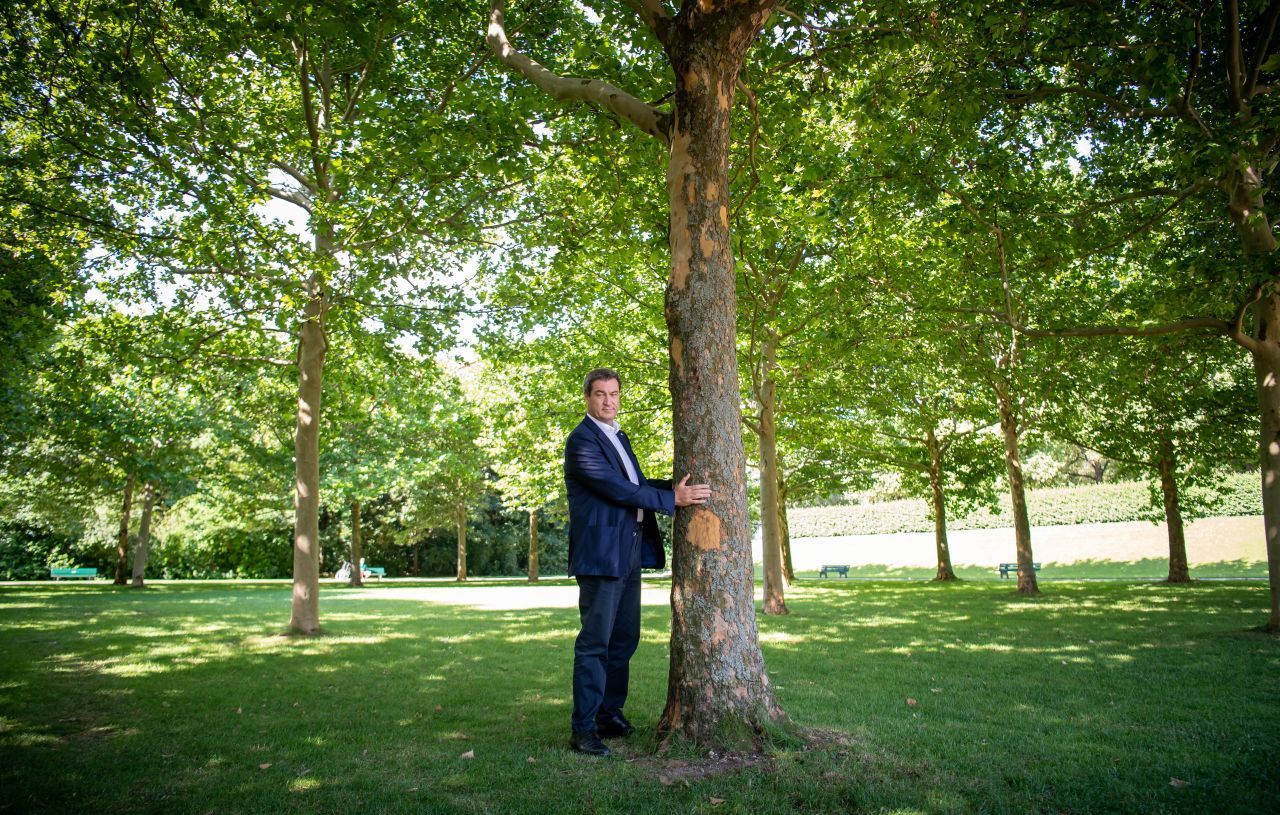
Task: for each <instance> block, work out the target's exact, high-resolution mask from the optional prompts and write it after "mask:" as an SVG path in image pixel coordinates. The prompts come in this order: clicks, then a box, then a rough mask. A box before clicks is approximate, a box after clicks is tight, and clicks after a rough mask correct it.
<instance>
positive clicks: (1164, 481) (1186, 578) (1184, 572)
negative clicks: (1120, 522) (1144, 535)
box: [1158, 436, 1191, 583]
mask: <svg viewBox="0 0 1280 815" xmlns="http://www.w3.org/2000/svg"><path fill="white" fill-rule="evenodd" d="M1158 468H1159V471H1160V493H1161V495H1163V496H1164V522H1165V528H1166V529H1167V530H1168V533H1169V579H1168V581H1167V582H1169V583H1190V582H1191V571H1190V569H1188V567H1187V538H1186V535H1185V534H1184V532H1183V527H1182V508H1181V507H1180V506H1179V504H1178V478H1177V475H1178V473H1177V458H1176V454H1175V453H1174V450H1173V442H1172V441H1170V439H1169V438H1168V437H1167V436H1166V437H1164V438H1162V439H1161V440H1160V461H1159V465H1158Z"/></svg>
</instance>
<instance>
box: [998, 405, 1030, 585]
mask: <svg viewBox="0 0 1280 815" xmlns="http://www.w3.org/2000/svg"><path fill="white" fill-rule="evenodd" d="M996 404H997V407H998V409H999V411H1000V433H1001V435H1002V436H1003V437H1004V465H1005V470H1006V472H1007V473H1008V475H1009V500H1010V502H1011V503H1012V505H1013V533H1014V539H1015V541H1016V545H1017V550H1018V593H1019V594H1039V593H1040V587H1039V586H1037V585H1036V570H1035V567H1034V566H1033V565H1032V564H1034V563H1035V560H1034V558H1033V557H1032V554H1031V521H1030V520H1029V517H1028V515H1027V490H1026V484H1025V483H1024V481H1023V477H1022V456H1021V453H1020V452H1019V450H1018V435H1019V427H1018V414H1017V408H1016V406H1015V405H1014V403H1013V397H1012V396H1011V395H1010V394H1009V391H1008V388H1007V387H1006V386H1004V385H999V386H997V387H996Z"/></svg>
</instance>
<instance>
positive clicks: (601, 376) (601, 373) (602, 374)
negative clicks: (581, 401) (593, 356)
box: [582, 368, 622, 396]
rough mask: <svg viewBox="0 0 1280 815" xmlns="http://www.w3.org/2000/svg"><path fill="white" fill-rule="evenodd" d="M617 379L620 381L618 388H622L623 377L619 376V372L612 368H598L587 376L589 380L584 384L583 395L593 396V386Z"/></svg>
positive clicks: (584, 381)
mask: <svg viewBox="0 0 1280 815" xmlns="http://www.w3.org/2000/svg"><path fill="white" fill-rule="evenodd" d="M609 379H616V380H618V388H619V389H621V388H622V377H620V376H618V372H617V371H615V370H614V369H612V368H596V369H595V370H593V371H592V372H591V373H589V374H587V378H586V379H585V380H583V382H582V395H583V396H590V395H591V386H592V385H594V384H595V383H597V382H600V381H602V380H609Z"/></svg>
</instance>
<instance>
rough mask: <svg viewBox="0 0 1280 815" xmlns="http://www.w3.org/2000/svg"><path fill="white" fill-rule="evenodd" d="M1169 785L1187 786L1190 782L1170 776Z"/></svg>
mask: <svg viewBox="0 0 1280 815" xmlns="http://www.w3.org/2000/svg"><path fill="white" fill-rule="evenodd" d="M1169 786H1171V787H1189V786H1191V782H1190V781H1183V780H1182V779H1181V778H1170V779H1169Z"/></svg>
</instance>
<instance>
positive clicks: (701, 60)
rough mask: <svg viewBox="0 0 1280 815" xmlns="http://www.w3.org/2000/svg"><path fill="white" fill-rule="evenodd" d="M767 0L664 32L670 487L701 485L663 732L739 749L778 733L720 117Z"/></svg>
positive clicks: (674, 628)
mask: <svg viewBox="0 0 1280 815" xmlns="http://www.w3.org/2000/svg"><path fill="white" fill-rule="evenodd" d="M772 5H773V4H772V2H769V0H756V2H745V3H730V2H725V0H703V2H701V3H686V4H684V5H683V6H682V7H681V9H680V13H679V15H678V16H677V17H676V19H675V20H674V21H673V23H672V25H671V27H670V29H669V30H668V31H667V36H668V41H667V44H666V46H667V54H668V56H669V57H670V60H671V65H672V69H673V70H674V73H675V78H676V92H675V100H674V101H675V114H674V119H673V122H672V125H671V138H670V142H669V144H670V153H669V159H668V166H667V192H668V198H669V201H670V242H671V255H672V257H671V279H670V281H669V282H668V285H667V296H666V317H667V328H668V331H669V336H670V353H671V374H670V382H671V396H672V414H673V426H674V436H675V473H676V476H677V478H679V477H683V475H684V474H685V473H690V474H692V476H693V480H694V481H695V482H696V481H705V482H706V483H708V484H710V485H711V488H712V490H713V497H712V500H711V501H710V502H708V503H707V504H704V505H700V506H695V507H685V508H682V509H679V510H677V511H676V516H675V520H674V524H673V528H674V543H673V555H672V578H671V647H670V654H671V658H670V674H669V677H668V683H667V704H666V708H665V709H664V710H663V713H662V718H661V720H660V722H659V724H658V730H659V732H660V733H663V734H666V736H667V738H666V739H665V740H664V744H667V743H669V742H670V737H671V736H680V737H682V738H685V739H687V740H689V741H691V742H693V743H695V744H701V745H715V746H726V745H744V743H746V742H754V741H756V739H757V738H758V737H759V735H760V733H761V732H762V731H764V730H765V729H766V728H767V727H770V726H786V725H787V724H788V722H787V719H786V715H785V714H784V713H783V711H782V708H781V707H780V706H779V705H778V702H777V700H776V698H775V696H774V693H773V689H772V687H770V684H769V677H768V673H767V672H766V671H765V667H764V657H763V655H762V654H761V651H760V641H759V634H758V630H757V627H756V616H755V603H754V600H753V597H754V589H753V583H754V581H753V578H752V572H753V569H752V563H751V540H750V530H749V524H748V522H747V487H746V462H745V456H744V453H743V447H742V435H741V425H740V415H739V403H738V400H739V390H738V360H737V349H736V347H735V346H736V342H735V321H736V316H737V315H736V309H737V298H736V296H735V275H734V266H733V254H732V248H731V243H730V235H729V207H730V203H731V201H730V197H729V179H728V149H729V120H730V112H731V110H732V107H733V100H734V94H735V89H736V87H737V81H738V70H739V68H740V66H741V64H742V60H743V58H744V56H745V54H746V50H747V48H748V47H749V46H750V44H751V42H752V41H753V40H754V39H755V37H756V35H757V34H758V33H759V31H760V29H761V27H762V26H763V24H764V21H765V20H766V19H767V18H768V16H769V13H770V11H771V9H772Z"/></svg>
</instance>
